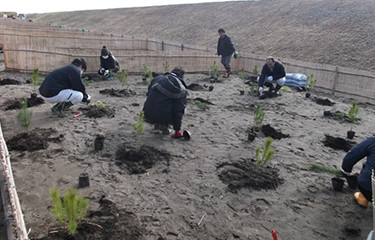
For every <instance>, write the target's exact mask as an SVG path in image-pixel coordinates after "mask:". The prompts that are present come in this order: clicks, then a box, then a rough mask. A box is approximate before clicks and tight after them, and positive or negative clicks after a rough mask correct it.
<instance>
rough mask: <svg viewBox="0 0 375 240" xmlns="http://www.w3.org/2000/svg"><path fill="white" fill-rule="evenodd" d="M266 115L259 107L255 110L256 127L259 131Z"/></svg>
mask: <svg viewBox="0 0 375 240" xmlns="http://www.w3.org/2000/svg"><path fill="white" fill-rule="evenodd" d="M264 115H265V113H264V112H263V111H262V109H261V108H260V106H259V105H257V106H256V108H255V109H254V125H255V127H256V128H257V129H259V128H260V127H261V126H262V123H263V120H264Z"/></svg>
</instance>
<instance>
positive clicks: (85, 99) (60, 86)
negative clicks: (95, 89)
mask: <svg viewBox="0 0 375 240" xmlns="http://www.w3.org/2000/svg"><path fill="white" fill-rule="evenodd" d="M86 68H87V67H86V61H85V60H84V59H82V58H76V59H74V60H73V62H72V63H71V64H69V65H67V66H64V67H61V68H58V69H55V70H53V71H52V72H51V73H50V74H48V76H47V77H46V78H45V79H44V81H43V83H42V84H41V85H40V87H39V92H40V94H41V95H42V96H43V98H44V99H45V100H46V101H47V102H49V103H56V104H55V105H54V106H53V107H52V109H51V110H52V112H54V113H56V114H58V115H59V116H64V115H65V114H64V110H66V109H68V108H69V107H71V106H72V105H74V104H77V103H87V104H88V103H90V100H91V97H90V95H88V94H87V93H86V89H85V86H84V85H83V82H82V73H83V72H85V71H86Z"/></svg>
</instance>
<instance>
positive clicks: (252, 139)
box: [247, 132, 257, 142]
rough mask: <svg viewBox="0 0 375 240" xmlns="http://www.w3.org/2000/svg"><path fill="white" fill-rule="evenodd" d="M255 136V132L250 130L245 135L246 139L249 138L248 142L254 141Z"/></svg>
mask: <svg viewBox="0 0 375 240" xmlns="http://www.w3.org/2000/svg"><path fill="white" fill-rule="evenodd" d="M256 136H257V134H256V133H255V132H251V133H249V134H248V135H247V140H249V141H250V142H252V141H254V140H255V137H256Z"/></svg>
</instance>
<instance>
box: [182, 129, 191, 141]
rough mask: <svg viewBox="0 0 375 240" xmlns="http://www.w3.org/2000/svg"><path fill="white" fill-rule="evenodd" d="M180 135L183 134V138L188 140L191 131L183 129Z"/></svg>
mask: <svg viewBox="0 0 375 240" xmlns="http://www.w3.org/2000/svg"><path fill="white" fill-rule="evenodd" d="M182 136H184V138H185V140H190V138H191V133H190V132H189V131H188V130H185V131H184V132H183V133H182Z"/></svg>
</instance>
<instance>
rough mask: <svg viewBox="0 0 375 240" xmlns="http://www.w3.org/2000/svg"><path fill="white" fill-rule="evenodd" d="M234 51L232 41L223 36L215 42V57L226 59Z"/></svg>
mask: <svg viewBox="0 0 375 240" xmlns="http://www.w3.org/2000/svg"><path fill="white" fill-rule="evenodd" d="M234 51H235V49H234V47H233V44H232V41H231V40H230V37H228V36H227V35H224V36H223V37H219V40H218V42H217V55H219V56H220V55H221V56H223V57H227V56H230V55H232V54H233V52H234Z"/></svg>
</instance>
